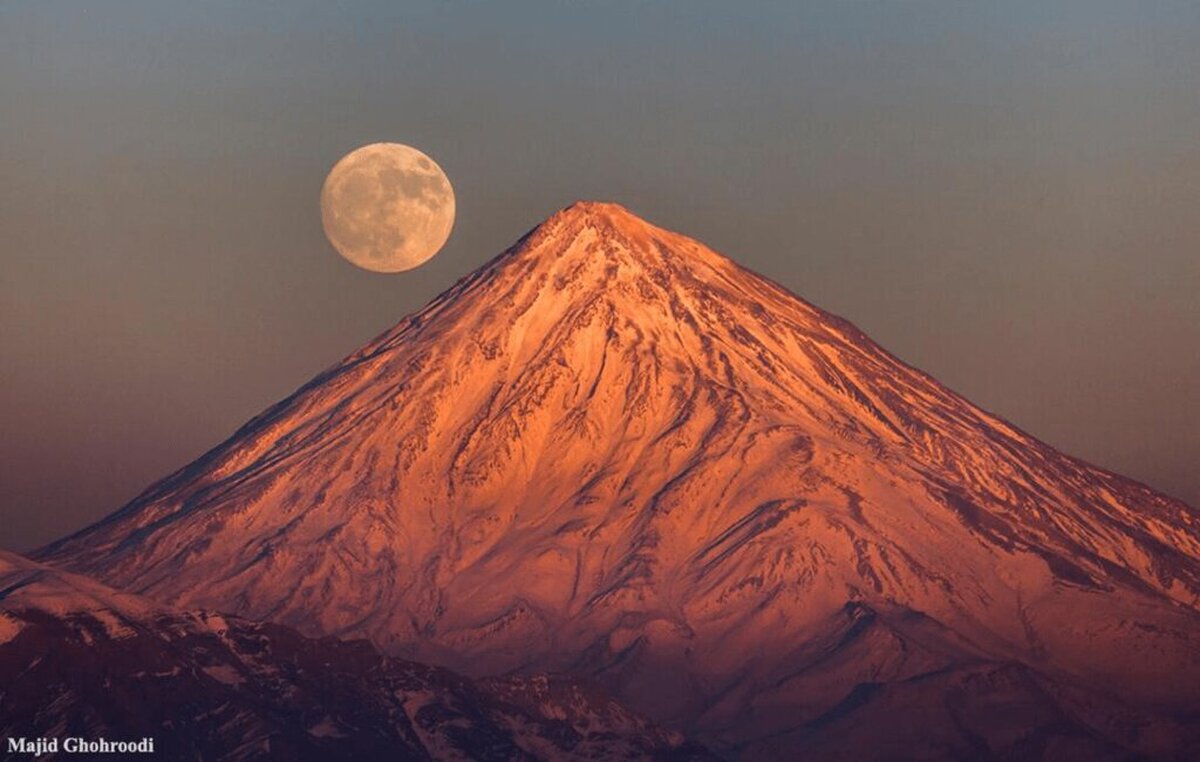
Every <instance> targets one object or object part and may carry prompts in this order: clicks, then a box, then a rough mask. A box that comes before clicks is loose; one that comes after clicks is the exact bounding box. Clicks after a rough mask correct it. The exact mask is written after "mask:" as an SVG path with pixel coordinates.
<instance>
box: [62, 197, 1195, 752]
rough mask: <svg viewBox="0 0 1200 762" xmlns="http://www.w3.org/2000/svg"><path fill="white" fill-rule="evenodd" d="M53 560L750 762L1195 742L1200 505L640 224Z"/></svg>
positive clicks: (256, 425)
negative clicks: (582, 677)
mask: <svg viewBox="0 0 1200 762" xmlns="http://www.w3.org/2000/svg"><path fill="white" fill-rule="evenodd" d="M40 558H41V559H42V560H44V561H46V562H49V563H53V564H56V565H61V566H63V567H65V568H69V569H72V570H75V571H79V572H83V573H87V574H91V575H95V576H96V577H98V578H99V579H101V580H103V581H105V582H106V583H109V584H112V585H114V586H117V587H120V588H123V589H128V590H131V591H136V592H138V593H141V594H144V595H147V596H150V597H152V598H154V599H156V600H159V601H163V602H166V603H170V604H172V605H177V606H182V607H187V608H193V607H206V608H216V609H224V610H230V611H233V612H235V613H238V614H241V615H243V616H246V617H250V618H254V619H262V620H271V621H278V622H281V623H284V624H288V625H291V626H294V627H296V628H297V629H299V630H300V631H302V632H304V633H306V634H309V635H314V636H316V635H338V636H366V637H369V638H370V639H371V640H372V641H373V642H374V643H376V644H377V645H378V646H379V647H380V648H382V649H384V650H385V651H387V652H388V653H391V654H395V655H401V656H404V657H406V658H414V659H419V660H422V661H430V662H433V663H438V664H443V665H447V666H450V667H452V668H455V669H459V670H461V671H465V672H467V673H469V674H471V675H475V676H480V675H495V674H504V673H511V672H517V673H519V672H522V671H543V670H549V671H558V672H570V673H576V674H586V675H589V676H594V677H596V678H598V679H599V680H600V681H602V682H603V683H604V684H605V685H606V686H607V687H608V689H610V690H612V691H614V692H615V694H616V695H617V696H618V697H619V698H620V699H622V700H623V701H625V702H626V703H629V704H630V705H631V706H634V707H636V708H638V709H641V710H643V711H645V712H647V713H649V714H650V715H651V716H653V717H654V718H656V719H658V720H661V721H665V722H668V723H673V724H675V725H677V726H678V727H681V728H683V729H684V730H685V731H687V732H694V733H698V734H699V737H700V738H701V739H702V740H705V741H707V742H710V743H713V744H716V746H717V747H718V748H720V749H724V750H726V751H728V752H731V753H743V754H745V755H746V756H747V757H748V758H763V755H778V756H785V755H794V754H796V753H798V752H802V751H804V750H806V749H809V750H824V751H825V752H827V753H829V754H831V755H835V754H836V753H845V754H848V755H850V756H851V757H852V758H869V757H870V755H871V754H873V753H875V752H873V751H872V749H875V748H876V747H874V746H872V745H871V744H872V739H873V738H875V737H878V738H880V739H892V740H891V741H888V743H891V744H892V746H883V747H878V748H882V749H883V751H879V752H878V753H879V754H881V755H883V756H886V755H887V754H889V753H891V754H895V753H897V751H896V750H897V749H901V750H904V749H910V748H920V749H925V751H928V755H931V756H934V757H937V756H939V755H940V756H976V757H978V755H979V754H980V753H981V752H980V750H981V749H982V750H983V751H984V752H986V753H988V754H995V755H1001V754H1004V753H1017V752H1021V750H1022V749H1024V752H1028V754H1030V755H1032V754H1034V753H1036V754H1039V755H1043V754H1050V753H1052V752H1062V753H1064V754H1067V753H1068V752H1069V753H1072V754H1073V753H1076V752H1078V753H1079V754H1081V755H1083V756H1085V757H1089V758H1103V757H1104V756H1105V755H1109V754H1112V755H1117V756H1120V755H1122V754H1126V753H1132V752H1145V753H1166V752H1167V751H1171V750H1176V749H1180V748H1185V747H1186V745H1187V744H1188V743H1194V742H1195V735H1194V734H1195V728H1196V725H1197V718H1196V708H1197V707H1198V706H1200V656H1198V655H1200V514H1198V513H1197V511H1196V510H1194V509H1192V508H1190V507H1188V506H1186V505H1184V504H1182V503H1180V502H1178V501H1176V500H1173V499H1171V498H1168V497H1166V496H1164V495H1161V494H1159V493H1156V492H1154V491H1153V490H1151V489H1149V488H1147V487H1145V486H1143V485H1140V484H1137V483H1135V482H1133V481H1130V480H1128V479H1125V478H1122V477H1120V476H1117V475H1115V474H1112V473H1109V472H1106V471H1103V470H1101V469H1098V468H1095V467H1092V466H1089V465H1087V464H1085V463H1082V462H1080V461H1078V460H1075V459H1073V458H1071V457H1068V456H1066V455H1064V454H1062V453H1059V452H1057V451H1055V450H1054V449H1052V448H1051V447H1049V446H1047V445H1045V444H1043V443H1041V442H1039V441H1037V440H1036V439H1034V438H1032V437H1030V436H1029V435H1027V434H1025V433H1023V432H1021V431H1020V430H1018V429H1017V428H1015V427H1014V426H1012V425H1011V424H1009V423H1007V422H1005V421H1003V420H1001V419H1000V418H998V417H996V416H994V415H991V414H989V413H987V412H985V411H983V410H981V409H979V408H978V407H976V406H974V405H972V404H971V403H970V402H968V401H966V400H965V399H963V398H962V397H960V396H958V395H956V394H955V393H953V392H951V391H950V390H948V389H946V388H945V387H943V386H941V385H940V384H938V383H937V382H936V381H935V380H933V379H932V378H930V377H929V376H927V375H925V374H923V373H921V372H920V371H917V370H915V369H913V368H911V367H909V366H907V365H905V364H904V363H903V362H901V361H899V360H898V359H896V358H895V357H893V356H892V355H890V354H888V353H887V352H886V351H884V350H883V349H881V348H880V347H879V346H877V345H876V344H875V343H873V342H872V341H871V340H870V339H869V338H867V337H866V336H865V335H863V334H862V333H861V332H860V331H859V330H857V329H856V328H854V327H853V326H852V325H850V324H849V323H847V322H846V321H844V320H842V319H840V318H837V317H835V316H833V315H830V314H828V313H825V312H823V311H821V310H819V309H817V308H815V307H813V306H811V305H809V304H808V303H806V302H804V301H802V300H800V299H799V298H797V297H795V296H794V295H792V294H791V293H789V292H787V291H786V290H784V289H783V288H781V287H779V286H778V285H776V284H774V283H771V282H770V281H768V280H766V279H764V278H762V277H760V276H758V275H755V274H754V273H751V272H749V271H747V270H745V269H743V268H741V267H739V266H738V265H736V264H735V263H733V262H731V261H730V260H728V259H726V258H724V257H722V256H720V255H719V254H716V253H715V252H713V251H711V250H709V249H708V248H706V247H705V246H703V245H702V244H700V243H698V242H696V241H694V240H691V239H689V238H686V237H684V236H681V235H677V234H675V233H671V232H668V231H666V230H662V229H660V228H657V227H654V226H652V225H650V224H648V223H646V222H644V221H643V220H641V219H639V218H637V217H635V216H634V215H632V214H630V213H629V212H628V211H626V210H624V209H623V208H621V207H619V206H616V205H612V204H598V203H580V204H576V205H574V206H571V207H569V208H567V209H565V210H563V211H561V212H559V213H557V214H555V215H554V216H553V217H551V218H550V219H549V220H547V221H546V222H545V223H543V224H542V225H540V226H538V227H537V228H535V229H534V230H533V231H532V232H531V233H530V234H528V235H527V236H526V237H525V238H523V239H522V240H521V241H519V242H518V243H517V244H516V245H515V246H513V247H512V248H511V249H509V250H508V251H506V252H504V253H503V254H501V255H500V256H499V257H497V258H496V259H494V260H492V261H491V262H490V263H488V264H487V265H485V266H484V267H482V268H481V269H480V270H478V271H477V272H475V273H473V274H472V275H470V276H469V277H467V278H465V279H463V280H462V281H460V282H459V283H458V284H457V285H455V286H454V287H453V288H451V289H450V290H449V291H447V292H446V293H445V294H443V295H442V296H440V297H438V298H437V299H436V300H434V301H433V302H432V303H430V304H429V305H428V306H427V307H426V308H425V309H423V310H422V311H421V312H419V313H417V314H415V315H412V316H411V317H409V318H406V319H405V320H403V321H402V322H401V323H400V324H399V325H397V326H396V327H395V328H393V329H392V330H390V331H388V332H387V333H385V334H383V335H382V336H380V337H379V338H377V339H376V340H374V341H373V342H371V343H370V344H368V345H367V346H365V347H363V348H362V349H361V350H359V351H358V352H356V353H354V354H353V355H351V356H350V357H348V358H347V359H346V360H345V361H343V362H342V363H340V364H338V365H336V366H335V367H333V368H330V369H329V370H328V371H326V372H325V373H323V374H321V375H320V376H318V377H317V378H315V379H314V380H312V381H311V382H310V383H308V384H307V385H305V386H304V387H302V388H301V389H300V390H298V391H297V392H296V393H295V394H293V395H292V396H291V397H289V398H288V399H286V400H284V401H282V402H280V403H278V404H277V405H275V406H274V407H272V408H270V409H269V410H267V411H266V412H265V413H263V414H262V415H260V416H259V417H257V418H255V419H254V420H252V421H250V422H249V423H248V424H246V425H245V426H244V427H243V428H242V429H241V430H239V431H238V432H236V434H234V436H233V437H232V438H230V439H229V440H228V441H226V442H225V443H224V444H222V445H220V446H219V447H217V448H216V449H214V450H212V451H211V452H209V453H208V454H206V455H205V456H203V457H202V458H201V459H199V460H198V461H196V462H195V463H193V464H191V465H189V466H187V467H186V468H184V469H182V470H181V471H179V472H177V473H175V474H174V475H172V476H170V477H168V478H167V479H165V480H164V481H162V482H160V483H159V484H157V485H155V486H153V487H152V488H150V489H149V490H148V491H147V492H146V493H145V494H143V495H142V496H140V497H139V498H137V499H136V500H135V501H133V502H132V503H131V504H130V505H128V506H127V507H125V508H124V509H122V510H121V511H119V512H118V513H116V514H114V515H113V516H111V517H110V518H108V519H106V520H104V521H102V522H101V523H99V524H97V525H95V526H93V527H91V528H89V529H87V530H84V531H83V532H81V533H79V534H77V535H75V536H73V537H70V538H67V539H66V540H63V541H61V542H59V543H56V544H55V545H53V546H51V547H49V548H47V549H45V550H44V551H43V552H42V553H41V554H40ZM951 696H954V697H958V698H957V699H956V700H950V698H949V697H951ZM1189 712H1190V714H1189ZM858 718H869V720H870V721H869V722H866V720H860V719H858ZM864 723H865V724H864ZM918 728H920V729H923V730H917V729H918ZM850 729H854V731H853V733H851V730H850ZM848 733H849V734H850V735H847V734H848ZM855 734H857V735H855ZM919 738H926V739H927V740H926V741H922V742H921V743H927V747H920V746H913V744H917V743H918V740H917V739H919ZM928 739H932V740H928ZM1031 739H1032V740H1031ZM1188 739H1191V740H1190V741H1189V740H1188ZM881 743H882V741H881ZM856 744H857V746H856ZM1021 744H1025V746H1021ZM1031 744H1032V745H1031ZM1014 749H1016V750H1017V752H1014V751H1013V750H1014ZM1064 749H1065V750H1067V751H1063V750H1064ZM1024 752H1022V753H1024ZM914 753H915V752H914ZM855 755H858V756H855ZM985 756H986V755H985ZM825 758H832V757H825Z"/></svg>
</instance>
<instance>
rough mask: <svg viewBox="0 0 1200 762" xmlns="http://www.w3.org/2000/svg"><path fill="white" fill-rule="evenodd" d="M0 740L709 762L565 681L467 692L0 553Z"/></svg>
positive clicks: (328, 644) (377, 660)
mask: <svg viewBox="0 0 1200 762" xmlns="http://www.w3.org/2000/svg"><path fill="white" fill-rule="evenodd" d="M0 735H3V736H4V737H5V738H29V739H35V738H58V739H60V743H62V742H64V741H63V739H65V738H69V737H82V738H85V739H88V740H90V741H95V740H97V739H100V738H104V739H107V740H108V741H133V742H138V741H141V739H143V738H149V739H153V740H154V744H155V745H154V752H155V753H156V754H158V755H160V756H161V757H162V758H165V759H172V760H314V761H315V760H321V761H322V762H324V761H325V760H342V759H344V760H360V761H361V760H390V761H392V762H395V761H396V760H431V759H436V760H512V761H514V762H515V761H517V760H522V761H523V760H567V759H570V760H576V759H592V760H614V761H615V760H643V759H657V760H672V761H678V762H684V761H685V760H697V761H701V760H713V759H716V758H715V757H712V756H711V755H709V754H708V753H707V752H706V751H704V750H703V749H701V748H699V747H696V746H692V745H689V744H686V743H684V741H683V739H682V738H681V737H680V736H679V735H678V734H677V733H671V732H669V731H665V730H663V729H661V728H659V727H657V726H656V725H654V724H653V723H651V722H649V721H647V720H646V719H644V718H642V717H641V716H639V715H637V714H635V713H633V712H630V711H629V710H627V709H625V708H624V707H622V706H620V705H619V704H617V703H616V702H614V701H612V700H611V699H610V698H608V697H607V696H606V695H605V694H603V693H602V692H601V691H598V690H597V689H595V688H594V687H591V686H588V685H586V684H581V683H579V682H578V681H576V680H572V679H570V678H564V677H549V676H544V675H543V676H534V677H529V678H522V679H520V680H507V681H492V682H489V683H488V684H481V683H476V682H473V681H471V680H469V679H467V678H464V677H462V676H460V675H456V674H454V673H453V672H450V671H449V670H446V669H441V668H438V667H429V666H425V665H422V664H415V663H412V662H407V661H402V660H400V659H396V658H392V657H386V656H381V655H380V654H379V652H378V651H376V650H375V648H374V647H372V646H371V645H370V644H369V643H368V642H366V641H363V640H360V641H356V642H343V641H339V640H337V639H335V638H322V639H320V640H314V639H311V638H306V637H303V636H301V635H299V634H297V633H296V631H295V630H293V629H291V628H289V627H284V626H282V625H275V624H260V623H255V622H250V621H246V620H244V619H240V618H238V617H227V616H222V615H219V614H215V613H211V612H182V611H176V610H172V609H169V608H166V607H164V606H160V605H158V604H155V603H152V602H150V601H148V600H146V599H144V598H140V597H139V596H136V595H129V594H125V593H119V592H117V591H115V590H112V589H110V588H106V587H105V586H103V585H101V584H99V583H96V582H95V581H93V580H89V579H86V578H82V577H79V576H77V575H73V574H66V573H63V572H59V571H56V570H54V569H51V568H49V567H45V566H42V565H39V564H35V563H32V562H30V561H28V560H27V559H23V558H20V557H19V556H14V555H12V554H9V553H0ZM117 756H120V755H117ZM5 758H6V759H7V758H8V757H5ZM114 758H115V757H114ZM121 758H127V757H121Z"/></svg>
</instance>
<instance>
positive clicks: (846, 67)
mask: <svg viewBox="0 0 1200 762" xmlns="http://www.w3.org/2000/svg"><path fill="white" fill-rule="evenodd" d="M1197 40H1200V4H1197V3H1195V2H1193V1H1192V0H1186V1H1180V2H1169V1H1167V0H1162V1H1156V2H1140V3H1130V2H1128V1H1127V0H1073V1H1069V0H1068V1H1063V2H1046V0H1038V1H1037V2H1026V1H1025V0H1008V1H1007V2H1004V3H996V2H990V1H988V2H983V1H972V0H945V1H944V2H924V1H922V0H878V1H875V2H871V1H869V0H828V1H825V2H804V3H796V2H790V1H789V2H747V3H729V2H706V1H701V0H689V1H688V2H650V1H648V0H642V1H639V2H632V1H631V2H621V1H619V0H609V1H606V2H599V1H591V0H576V1H574V2H504V3H495V2H472V1H469V0H460V1H457V2H445V1H444V0H439V1H438V2H417V1H415V0H409V1H407V2H404V3H396V2H392V1H391V0H387V1H386V2H385V1H383V0H378V1H376V2H349V1H346V2H329V0H299V1H297V0H289V2H278V1H276V0H264V1H262V2H255V3H244V2H237V1H235V0H222V1H210V0H202V1H197V0H189V2H181V1H179V0H170V1H164V0H106V2H104V3H98V2H95V0H78V1H76V2H70V1H68V0H34V1H26V0H2V1H0V104H3V105H2V106H0V547H4V548H8V549H14V550H28V549H32V548H34V547H36V546H38V545H41V544H43V543H45V542H48V541H50V540H52V539H55V538H57V537H60V536H62V535H63V534H65V533H67V532H70V531H73V530H75V529H78V528H81V527H82V526H84V525H85V524H87V523H89V522H91V521H94V520H96V519H99V518H101V517H102V516H104V515H106V514H108V513H110V512H112V511H113V510H115V509H117V508H119V507H120V506H121V505H122V504H123V503H125V502H126V501H128V500H129V499H131V498H133V497H134V496H135V495H136V494H137V493H139V492H140V491H141V490H142V489H143V488H144V487H146V486H147V485H149V484H150V483H151V482H153V481H155V480H157V479H159V478H161V477H163V476H165V475H166V474H168V473H169V472H171V471H173V470H175V469H176V468H179V467H181V466H183V465H185V464H186V463H187V462H189V461H190V460H191V459H193V458H194V457H196V456H198V455H200V454H201V453H202V452H204V451H205V450H207V449H208V448H210V447H212V446H214V445H216V444H217V443H219V442H220V441H221V440H223V439H224V438H225V437H227V436H228V435H229V434H231V433H232V432H233V431H234V430H235V429H236V428H237V427H238V426H239V425H240V424H241V423H243V422H245V421H246V420H247V419H249V418H250V417H252V416H253V415H255V414H256V413H258V412H260V411H261V410H262V409H264V408H265V407H267V406H268V405H269V404H271V403H272V402H274V401H276V400H278V399H280V398H282V397H283V396H286V395H287V394H289V393H290V392H291V391H293V390H294V389H295V388H296V387H298V386H300V385H301V384H302V383H303V382H305V381H306V380H308V379H309V378H310V377H311V376H313V375H315V374H316V373H317V372H319V371H320V370H322V369H323V368H325V367H327V366H329V365H331V364H332V363H334V362H336V361H337V360H338V359H340V358H341V357H342V356H344V355H346V354H349V353H350V352H351V351H352V350H354V349H355V348H356V347H357V346H359V345H360V344H362V343H364V342H365V341H367V340H368V339H370V338H371V337H373V336H375V335H376V334H378V333H379V332H381V331H383V330H384V329H386V328H387V327H389V326H391V325H392V324H394V323H396V322H398V321H399V320H400V319H401V318H402V317H403V316H404V315H406V314H408V313H409V312H412V311H414V310H416V309H418V308H419V307H420V306H421V305H422V304H424V303H425V302H426V301H428V300H429V299H431V298H432V297H433V296H435V295H436V294H437V293H439V292H440V291H441V290H443V289H444V288H446V287H447V286H449V285H450V284H451V283H453V282H454V281H455V280H456V279H457V278H459V277H461V276H463V275H465V274H467V273H468V272H470V271H471V270H473V269H474V268H476V267H477V266H479V265H481V264H482V263H484V262H485V261H486V260H488V259H489V258H491V257H492V256H493V255H495V254H496V253H498V252H499V251H501V250H502V249H504V248H506V247H507V246H508V245H509V244H511V243H512V242H513V241H514V240H515V239H516V238H517V237H519V236H520V235H521V234H522V233H524V232H525V231H526V230H528V229H529V228H531V227H533V226H534V225H535V224H537V223H538V222H540V221H541V220H542V219H544V218H545V217H547V216H549V214H551V213H552V212H553V211H554V210H556V209H558V208H560V207H562V206H565V205H567V204H569V203H571V202H572V201H575V200H578V199H598V200H610V201H617V202H620V203H622V204H624V205H626V206H628V207H629V208H630V209H632V210H633V211H635V212H636V213H638V214H640V215H641V216H643V217H646V218H647V219H649V220H650V221H652V222H655V223H657V224H660V225H662V226H664V227H667V228H671V229H674V230H677V231H680V232H683V233H686V234H688V235H691V236H693V237H695V238H698V239H700V240H702V241H704V242H705V243H707V244H709V245H710V246H712V247H713V248H715V249H717V250H718V251H721V252H722V253H724V254H726V255H727V256H730V257H732V258H733V259H735V260H737V261H738V262H740V263H741V264H743V265H745V266H747V267H750V268H751V269H753V270H756V271H758V272H761V273H763V274H765V275H767V276H769V277H771V278H773V279H775V280H776V281H778V282H780V283H781V284H783V285H784V286H786V287H787V288H789V289H791V290H792V291H794V292H795V293H797V294H799V295H800V296H802V297H804V298H805V299H807V300H809V301H810V302H813V303H814V304H816V305H818V306H820V307H822V308H825V309H827V310H830V311H832V312H835V313H837V314H840V315H842V316H844V317H846V318H848V319H849V320H851V321H852V322H854V323H856V324H857V325H858V326H859V327H861V328H862V329H864V330H865V331H866V332H867V333H868V334H869V335H871V336H872V337H873V338H874V339H875V340H876V341H878V342H879V343H881V344H882V345H883V346H885V347H886V348H888V349H889V350H891V351H892V352H893V353H895V354H897V355H898V356H899V357H901V358H902V359H904V360H905V361H907V362H909V363H910V364H913V365H915V366H917V367H919V368H921V369H923V370H925V371H927V372H929V373H931V374H932V375H934V376H935V377H936V378H938V379H939V380H940V381H942V382H943V383H945V384H947V385H948V386H950V387H951V388H953V389H955V390H956V391H958V392H960V393H962V394H964V395H965V396H967V397H968V398H969V399H971V400H973V401H974V402H976V403H977V404H979V405H981V406H982V407H984V408H986V409H988V410H990V411H992V412H995V413H997V414H999V415H1001V416H1003V417H1005V418H1007V419H1008V420H1010V421H1012V422H1013V423H1015V424H1017V425H1018V426H1020V427H1022V428H1024V429H1025V430H1027V431H1029V432H1030V433H1032V434H1034V435H1036V436H1038V437H1040V438H1042V439H1044V440H1046V441H1048V442H1049V443H1051V444H1053V445H1055V446H1056V447H1059V448H1060V449H1063V450H1065V451H1066V452H1069V453H1071V454H1073V455H1076V456H1079V457H1082V458H1084V459H1086V460H1089V461H1091V462H1094V463H1097V464H1099V465H1102V466H1105V467H1107V468H1110V469H1113V470H1116V471H1118V472H1122V473H1125V474H1126V475H1129V476H1132V477H1134V478H1136V479H1139V480H1141V481H1145V482H1147V483H1149V484H1150V485H1152V486H1154V487H1156V488H1158V489H1161V490H1164V491H1166V492H1167V493H1169V494H1172V495H1174V496H1177V497H1180V498H1183V499H1185V500H1187V501H1188V502H1190V503H1191V504H1192V505H1200V467H1197V465H1196V464H1197V463H1198V462H1200V298H1198V297H1197V294H1198V293H1200V207H1198V202H1200V45H1198V44H1196V41H1197ZM378 141H391V142H401V143H407V144H410V145H413V146H416V147H418V148H420V149H421V150H422V151H424V152H426V153H427V154H429V155H430V156H432V157H433V158H434V159H435V160H436V161H437V162H438V163H439V164H440V165H441V166H442V167H443V169H444V170H445V171H446V173H447V174H448V176H449V177H450V179H451V181H452V182H453V184H454V187H455V191H456V195H457V208H458V217H457V222H456V224H455V229H454V231H453V233H452V234H451V237H450V240H449V242H448V243H447V245H446V247H445V249H443V251H442V252H441V253H440V254H439V255H438V256H437V257H435V258H434V259H433V260H432V261H430V262H429V263H428V264H426V265H424V266H422V267H421V268H418V269H417V270H413V271H411V272H407V273H402V274H398V275H379V274H373V273H369V272H366V271H363V270H359V269H357V268H355V267H353V266H351V265H349V264H348V263H346V262H345V261H343V260H342V259H340V258H339V257H338V256H337V255H336V254H335V253H334V252H333V250H332V249H331V248H330V246H329V244H328V243H327V242H326V241H325V239H324V237H323V234H322V231H321V224H320V215H319V211H318V205H317V202H318V198H319V194H320V187H321V183H322V181H323V179H324V177H325V174H326V172H327V171H328V170H329V168H330V167H331V166H332V165H333V163H334V162H335V161H337V159H338V158H340V157H341V156H342V155H344V154H345V153H347V152H349V151H350V150H352V149H354V148H356V147H358V146H360V145H363V144H367V143H372V142H378Z"/></svg>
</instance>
